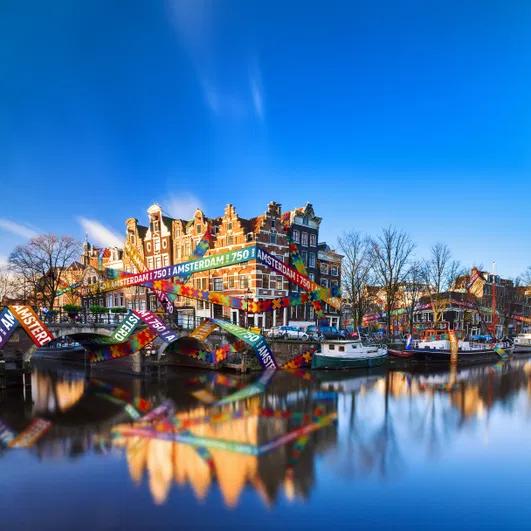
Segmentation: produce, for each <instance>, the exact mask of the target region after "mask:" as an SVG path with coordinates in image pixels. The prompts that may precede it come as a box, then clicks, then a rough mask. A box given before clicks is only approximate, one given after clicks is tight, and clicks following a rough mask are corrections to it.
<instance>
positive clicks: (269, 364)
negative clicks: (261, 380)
mask: <svg viewBox="0 0 531 531" xmlns="http://www.w3.org/2000/svg"><path fill="white" fill-rule="evenodd" d="M212 322H214V323H216V324H217V325H218V326H219V327H220V328H223V330H226V331H227V332H229V333H230V334H232V335H234V336H236V337H237V338H238V339H241V340H242V341H245V343H247V344H248V345H249V346H251V347H252V348H253V349H254V351H255V352H256V356H257V357H258V360H259V361H260V364H261V365H262V367H264V369H278V365H277V362H276V360H275V356H274V354H273V352H272V351H271V348H270V347H269V345H268V344H267V341H266V340H265V338H264V337H263V336H261V335H260V334H253V333H252V332H249V330H247V329H245V328H242V327H241V326H238V325H235V324H232V323H229V322H228V321H223V320H221V319H212Z"/></svg>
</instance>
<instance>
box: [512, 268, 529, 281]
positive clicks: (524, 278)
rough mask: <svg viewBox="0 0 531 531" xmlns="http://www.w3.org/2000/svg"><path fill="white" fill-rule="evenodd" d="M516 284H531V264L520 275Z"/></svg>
mask: <svg viewBox="0 0 531 531" xmlns="http://www.w3.org/2000/svg"><path fill="white" fill-rule="evenodd" d="M515 284H519V285H521V286H531V266H529V267H528V268H527V269H526V270H525V272H524V273H523V274H522V275H521V276H519V277H518V279H517V282H515Z"/></svg>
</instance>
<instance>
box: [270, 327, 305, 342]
mask: <svg viewBox="0 0 531 531" xmlns="http://www.w3.org/2000/svg"><path fill="white" fill-rule="evenodd" d="M267 337H271V338H283V339H300V340H301V341H308V339H309V336H308V334H307V333H306V332H304V331H303V330H300V329H299V328H296V327H295V326H274V327H273V328H271V330H269V332H268V333H267Z"/></svg>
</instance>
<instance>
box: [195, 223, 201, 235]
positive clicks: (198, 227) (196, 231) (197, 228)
mask: <svg viewBox="0 0 531 531" xmlns="http://www.w3.org/2000/svg"><path fill="white" fill-rule="evenodd" d="M195 233H196V234H201V225H199V224H197V225H196V226H195Z"/></svg>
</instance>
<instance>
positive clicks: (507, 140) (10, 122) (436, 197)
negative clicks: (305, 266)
mask: <svg viewBox="0 0 531 531" xmlns="http://www.w3.org/2000/svg"><path fill="white" fill-rule="evenodd" d="M530 27H531V3H529V2H527V1H522V2H514V1H513V2H511V1H488V0H483V1H477V2H472V1H468V2H466V1H465V2H462V1H461V2H452V1H444V2H443V1H440V2H439V1H426V0H424V1H418V2H417V1H407V0H402V1H401V2H396V1H389V2H384V1H377V0H373V1H367V2H355V1H352V2H347V1H346V0H345V1H343V2H336V1H333V0H327V1H326V2H318V1H311V2H308V1H300V2H299V1H291V2H290V1H275V0H268V1H264V2H259V1H249V0H246V1H224V0H218V1H213V2H206V1H201V0H187V1H176V0H167V1H160V2H152V1H145V2H137V1H133V0H129V1H110V0H105V1H99V0H91V1H86V2H84V1H78V2H71V1H61V0H56V1H55V2H51V3H46V2H40V1H34V2H31V1H28V2H20V1H16V0H14V1H5V2H2V4H1V6H0V34H1V35H2V46H1V47H0V182H1V183H2V186H1V192H0V256H3V257H5V256H7V255H8V254H9V251H10V250H11V249H12V247H13V246H14V245H15V244H17V243H21V242H23V241H24V239H25V238H27V237H28V235H31V234H32V231H36V232H39V231H57V232H65V233H70V234H73V235H75V236H77V237H80V238H82V237H83V234H84V232H85V230H86V228H87V227H88V229H89V232H90V234H91V236H93V237H94V238H96V237H99V238H100V239H105V234H104V233H103V234H102V230H101V228H100V226H99V225H98V224H102V225H104V226H105V227H107V228H109V229H110V230H111V231H114V232H120V231H122V230H123V226H124V225H123V221H124V220H125V218H127V217H129V216H135V217H138V218H139V219H140V220H142V221H145V216H146V214H145V210H146V208H147V207H148V206H149V205H150V204H151V203H152V202H155V201H157V202H159V203H161V204H162V205H163V206H164V207H165V209H166V210H167V211H168V212H169V213H171V214H174V215H186V214H187V213H188V212H189V211H190V210H191V209H193V207H195V206H196V205H199V206H201V207H203V208H204V209H205V211H206V212H207V214H209V215H219V214H220V213H221V212H222V211H223V207H224V205H225V204H226V203H228V202H232V203H234V204H235V205H236V207H237V209H238V211H239V213H240V214H241V215H243V216H248V217H249V216H252V215H256V214H258V213H260V212H263V211H264V209H265V205H266V204H267V202H268V201H270V200H277V201H279V202H281V203H282V204H283V206H284V207H286V208H293V207H295V206H300V205H303V204H304V203H306V202H307V201H310V202H312V203H313V204H314V206H315V208H316V211H317V213H318V214H319V215H321V216H322V217H323V218H324V221H323V224H322V237H323V238H326V239H328V240H329V241H331V242H334V241H335V239H336V238H337V236H338V235H339V234H341V232H343V231H345V230H349V229H356V230H360V231H362V232H367V233H375V232H377V231H378V230H379V229H380V228H381V227H382V226H385V225H388V224H393V225H396V226H398V227H400V228H403V229H404V230H406V231H407V232H409V233H410V234H411V236H412V237H413V238H414V239H415V241H417V243H418V253H419V255H423V254H426V253H427V251H428V249H429V247H430V246H431V245H432V244H433V243H435V242H436V241H444V242H446V243H448V245H449V246H450V247H451V248H452V250H453V251H454V254H455V255H456V256H457V257H458V258H459V259H460V260H462V261H463V262H464V263H466V264H472V263H476V264H483V265H485V266H488V265H490V263H491V262H492V261H493V260H496V262H497V267H498V271H499V272H500V273H502V274H505V275H508V276H514V275H517V274H519V273H520V272H522V271H523V270H525V268H526V267H527V266H528V265H530V264H531V246H530V237H529V235H530V234H531V214H530V213H529V200H530V188H531V185H530V170H531V113H530V103H531V79H530V75H531V74H530V72H531V68H530V67H531V41H530V39H529V28H530ZM80 218H85V219H86V220H89V221H93V222H95V223H92V224H88V225H87V222H86V223H85V227H83V226H82V223H81V221H82V220H81V219H80Z"/></svg>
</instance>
